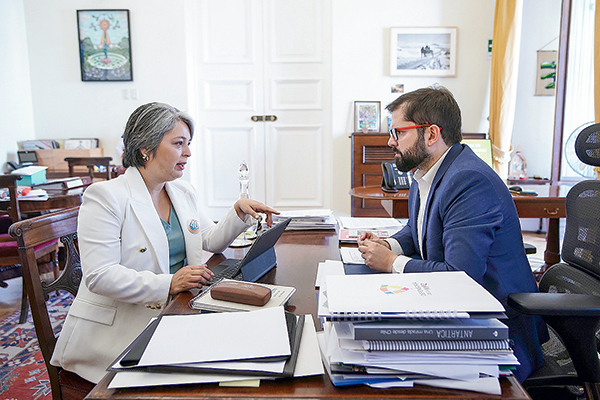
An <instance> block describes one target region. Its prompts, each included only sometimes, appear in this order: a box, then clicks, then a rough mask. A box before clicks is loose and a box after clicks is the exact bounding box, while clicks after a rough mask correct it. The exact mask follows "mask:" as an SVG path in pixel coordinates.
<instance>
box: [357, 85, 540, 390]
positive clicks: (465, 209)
mask: <svg viewBox="0 0 600 400" xmlns="http://www.w3.org/2000/svg"><path fill="white" fill-rule="evenodd" d="M387 110H388V111H390V112H391V113H392V123H391V129H390V139H389V141H388V146H390V147H391V148H392V149H393V150H394V153H395V162H396V166H397V167H398V169H399V170H400V171H404V172H407V171H410V170H414V180H413V183H412V185H411V188H410V191H409V198H408V207H409V208H408V209H409V220H408V224H407V225H406V226H405V227H404V228H403V229H402V230H401V231H400V232H398V233H396V234H395V235H393V236H392V237H391V238H390V239H387V240H382V239H380V238H378V237H377V236H376V235H374V234H372V233H369V232H363V233H361V236H360V238H359V241H358V244H359V250H360V252H361V253H362V256H363V258H364V259H365V263H366V264H367V265H368V266H369V267H371V268H372V269H375V270H379V271H383V272H392V273H403V272H430V271H456V270H463V271H465V272H466V273H467V274H469V276H471V277H472V278H473V279H474V280H476V281H477V282H479V283H480V284H481V285H482V286H484V287H485V288H486V289H487V290H488V291H490V293H492V294H493V295H494V296H495V297H496V298H497V299H498V300H500V301H501V302H502V303H503V305H504V307H505V308H506V313H507V315H508V317H509V319H508V320H504V321H503V322H504V323H505V324H506V325H508V327H509V332H510V338H511V340H512V341H513V344H514V346H513V349H514V352H515V355H516V357H517V358H518V359H519V362H520V364H521V365H520V366H519V367H518V368H517V370H516V373H515V375H516V376H517V378H518V379H519V380H520V381H523V380H525V378H527V376H529V374H530V373H531V372H532V371H534V370H536V369H538V368H539V367H540V366H541V365H542V363H543V359H542V353H541V349H540V339H541V341H542V342H543V341H546V340H547V335H548V333H547V330H546V326H545V324H544V323H543V322H542V321H541V319H539V318H537V317H530V316H526V315H522V314H519V313H517V312H515V311H514V310H511V309H510V308H509V307H508V305H507V304H506V298H507V296H508V294H509V293H515V292H535V291H537V285H536V282H535V279H534V277H533V274H532V273H531V268H530V266H529V262H528V260H527V257H526V255H525V249H524V246H523V237H522V234H521V226H520V223H519V218H518V215H517V211H516V208H515V204H514V202H513V200H512V197H511V195H510V192H509V191H508V188H507V186H506V184H505V183H504V182H503V181H502V180H501V179H500V177H499V176H498V175H497V174H496V172H495V171H494V170H493V169H492V168H490V167H489V166H488V165H487V164H486V163H485V162H484V161H483V160H481V159H480V158H479V157H478V156H477V155H476V154H475V153H473V151H472V150H471V149H470V148H469V147H468V146H466V145H462V144H460V141H461V140H462V134H461V113H460V108H459V107H458V104H457V103H456V101H455V100H454V97H453V96H452V94H451V93H450V92H449V91H448V90H447V89H445V88H443V87H436V88H424V89H419V90H416V91H414V92H410V93H406V94H404V95H402V96H400V97H399V98H397V99H396V100H394V101H393V102H392V103H390V104H389V105H388V106H387Z"/></svg>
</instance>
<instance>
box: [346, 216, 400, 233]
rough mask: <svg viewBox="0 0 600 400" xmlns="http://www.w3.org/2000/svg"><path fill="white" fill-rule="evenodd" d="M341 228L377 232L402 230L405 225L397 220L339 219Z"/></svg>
mask: <svg viewBox="0 0 600 400" xmlns="http://www.w3.org/2000/svg"><path fill="white" fill-rule="evenodd" d="M338 221H339V222H340V227H341V228H345V229H359V230H377V229H386V228H396V230H397V231H398V230H400V229H402V227H403V224H402V223H401V222H400V221H398V220H397V219H395V218H370V217H339V218H338Z"/></svg>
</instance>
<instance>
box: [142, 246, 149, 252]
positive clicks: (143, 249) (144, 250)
mask: <svg viewBox="0 0 600 400" xmlns="http://www.w3.org/2000/svg"><path fill="white" fill-rule="evenodd" d="M146 250H148V249H147V248H146V247H140V253H145V252H146Z"/></svg>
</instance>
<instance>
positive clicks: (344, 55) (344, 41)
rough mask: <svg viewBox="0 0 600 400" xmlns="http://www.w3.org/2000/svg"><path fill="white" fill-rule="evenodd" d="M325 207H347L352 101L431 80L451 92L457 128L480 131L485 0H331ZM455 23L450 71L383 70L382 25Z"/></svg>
mask: <svg viewBox="0 0 600 400" xmlns="http://www.w3.org/2000/svg"><path fill="white" fill-rule="evenodd" d="M332 14H333V21H332V28H333V45H332V48H333V68H332V69H333V88H332V92H333V101H332V103H333V110H332V113H333V118H332V121H333V149H334V150H333V159H334V170H333V174H334V176H333V178H334V179H333V181H334V185H333V193H332V196H333V208H334V210H335V212H336V213H338V214H348V215H349V214H350V208H351V206H350V196H349V195H348V191H349V190H350V183H351V176H350V171H351V159H350V158H351V147H350V146H351V139H350V138H349V135H350V133H351V132H352V131H353V130H354V129H353V104H354V101H355V100H379V101H381V105H382V113H383V115H384V116H385V115H387V114H386V112H385V111H383V109H384V107H385V106H386V105H387V104H388V103H390V102H391V101H392V100H394V99H395V98H396V97H398V96H399V94H394V93H391V86H392V85H394V84H400V83H402V84H404V90H405V92H409V91H412V90H415V89H418V88H420V87H426V86H430V85H432V84H434V83H436V82H437V83H439V84H441V85H444V86H446V87H447V88H448V89H449V90H450V91H452V92H453V93H454V96H455V97H456V100H457V102H458V103H459V105H460V107H461V109H462V117H463V130H464V131H465V132H487V130H488V124H487V117H488V114H489V111H488V110H489V102H488V97H489V94H488V86H489V71H490V65H491V61H488V59H487V41H488V39H490V38H491V37H492V32H493V21H494V1H493V0H451V1H448V0H421V1H419V2H415V1H412V0H371V1H368V2H366V1H364V0H333V13H332ZM402 26H432V27H435V26H456V27H458V36H457V37H458V44H457V51H458V59H457V66H456V76H455V77H426V78H423V77H396V76H394V77H392V76H390V74H389V52H390V50H389V47H390V37H389V36H390V28H391V27H402Z"/></svg>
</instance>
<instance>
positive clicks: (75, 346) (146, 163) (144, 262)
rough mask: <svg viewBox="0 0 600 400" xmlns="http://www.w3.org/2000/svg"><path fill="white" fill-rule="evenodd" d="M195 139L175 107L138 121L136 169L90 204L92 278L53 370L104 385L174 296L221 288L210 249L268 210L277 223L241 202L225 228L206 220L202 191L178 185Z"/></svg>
mask: <svg viewBox="0 0 600 400" xmlns="http://www.w3.org/2000/svg"><path fill="white" fill-rule="evenodd" d="M193 134H194V126H193V122H192V120H191V118H190V117H189V116H188V115H187V114H185V113H183V112H181V111H179V110H177V109H176V108H174V107H171V106H169V105H167V104H162V103H149V104H145V105H143V106H140V107H139V108H138V109H137V110H135V111H134V112H133V114H132V115H131V116H130V117H129V120H128V121H127V125H126V126H125V133H124V135H123V142H124V146H125V152H124V155H123V165H124V166H125V167H128V168H127V171H126V172H125V174H123V175H121V176H119V177H118V178H116V179H113V180H109V181H105V182H101V183H96V184H94V185H91V186H90V187H89V188H88V189H87V190H86V192H85V195H84V197H83V204H82V205H81V209H80V211H79V229H78V237H79V249H80V252H81V254H80V255H81V267H82V271H83V279H82V283H81V285H80V287H79V292H78V294H77V296H76V298H75V300H74V301H73V305H72V306H71V308H70V310H69V314H68V316H67V319H66V321H65V324H64V327H63V329H62V332H61V334H60V337H59V339H58V342H57V344H56V348H55V350H54V354H53V356H52V360H51V363H52V364H53V365H57V366H61V367H62V368H64V369H66V370H68V371H71V372H74V373H76V374H78V375H79V376H81V377H82V378H84V379H87V380H89V381H91V382H94V383H97V382H98V381H99V380H100V379H101V378H102V377H103V376H104V375H105V374H106V368H107V367H108V366H109V364H110V363H111V362H112V361H114V360H115V358H116V357H117V356H118V355H119V354H120V353H121V352H122V351H123V350H124V349H125V348H126V347H127V345H129V344H130V343H131V342H132V341H133V340H134V339H135V338H136V337H137V336H138V334H139V333H140V332H141V331H142V330H143V329H144V327H145V326H146V324H147V323H148V322H149V321H150V319H151V318H153V317H155V316H157V315H158V314H159V313H160V311H161V309H162V308H163V307H164V306H165V305H166V303H167V301H168V299H169V298H170V296H171V295H175V294H177V293H180V292H183V291H186V290H189V289H193V288H199V287H201V286H202V285H205V284H206V283H207V282H208V281H210V280H211V277H212V276H213V274H212V272H210V270H209V269H208V268H207V267H206V265H201V262H202V250H207V251H210V252H213V253H219V252H221V251H223V250H224V249H225V248H226V247H227V246H228V245H229V244H230V243H231V242H232V241H233V239H234V238H235V237H237V236H238V235H239V234H240V233H241V232H243V231H244V230H245V229H247V228H248V227H249V226H250V224H251V222H252V218H258V213H259V212H261V213H266V214H267V224H269V225H271V224H272V214H273V213H276V214H278V212H277V211H275V210H273V209H272V208H269V207H267V206H265V205H264V204H262V203H259V202H257V201H253V200H249V199H240V200H238V201H237V202H236V203H235V204H234V205H233V207H232V208H231V209H230V210H229V212H228V213H227V215H225V217H224V218H223V219H221V221H219V223H218V224H216V225H215V224H214V223H213V222H212V221H211V220H210V219H208V218H207V217H206V216H204V215H202V213H199V211H198V210H197V208H196V204H197V200H196V193H195V191H194V189H193V188H192V186H191V185H190V184H189V183H187V182H185V181H183V180H181V179H178V178H180V177H181V176H182V175H183V171H184V169H185V167H186V164H187V160H188V158H189V157H190V155H191V153H190V148H189V144H190V141H191V139H192V137H193ZM165 345H167V344H165Z"/></svg>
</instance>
